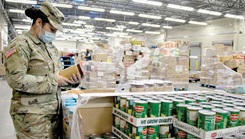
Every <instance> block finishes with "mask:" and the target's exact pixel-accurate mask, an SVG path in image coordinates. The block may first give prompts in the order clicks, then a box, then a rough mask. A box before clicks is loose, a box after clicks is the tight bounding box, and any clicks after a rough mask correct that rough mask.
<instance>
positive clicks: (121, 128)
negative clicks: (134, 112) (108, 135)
mask: <svg viewBox="0 0 245 139" xmlns="http://www.w3.org/2000/svg"><path fill="white" fill-rule="evenodd" d="M125 125H126V121H125V120H123V119H120V131H122V132H123V133H125Z"/></svg>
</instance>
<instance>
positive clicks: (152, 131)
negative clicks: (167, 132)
mask: <svg viewBox="0 0 245 139" xmlns="http://www.w3.org/2000/svg"><path fill="white" fill-rule="evenodd" d="M159 127H160V126H149V127H148V128H147V139H156V138H157V137H158V134H159V130H160V128H159Z"/></svg>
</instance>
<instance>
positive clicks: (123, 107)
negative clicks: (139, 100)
mask: <svg viewBox="0 0 245 139" xmlns="http://www.w3.org/2000/svg"><path fill="white" fill-rule="evenodd" d="M126 98H127V96H121V97H120V110H122V111H124V112H126V102H127V99H126Z"/></svg>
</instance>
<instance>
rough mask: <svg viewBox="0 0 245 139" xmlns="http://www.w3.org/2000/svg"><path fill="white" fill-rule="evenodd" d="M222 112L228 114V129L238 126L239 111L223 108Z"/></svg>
mask: <svg viewBox="0 0 245 139" xmlns="http://www.w3.org/2000/svg"><path fill="white" fill-rule="evenodd" d="M224 110H226V111H228V112H229V118H228V124H227V127H228V128H230V127H236V126H238V122H239V114H240V110H238V109H234V108H224Z"/></svg>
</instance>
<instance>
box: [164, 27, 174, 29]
mask: <svg viewBox="0 0 245 139" xmlns="http://www.w3.org/2000/svg"><path fill="white" fill-rule="evenodd" d="M162 28H165V29H172V28H173V27H172V26H163V27H162Z"/></svg>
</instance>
